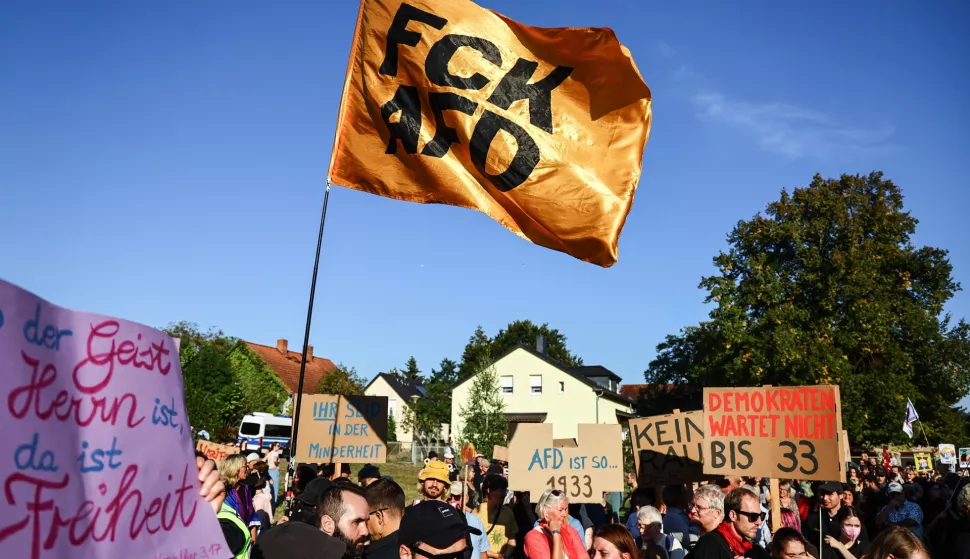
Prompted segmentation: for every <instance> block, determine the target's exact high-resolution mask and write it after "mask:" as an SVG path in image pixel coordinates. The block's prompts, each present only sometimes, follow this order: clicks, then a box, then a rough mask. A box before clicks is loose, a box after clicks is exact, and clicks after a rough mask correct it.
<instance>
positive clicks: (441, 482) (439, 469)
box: [412, 460, 451, 504]
mask: <svg viewBox="0 0 970 559" xmlns="http://www.w3.org/2000/svg"><path fill="white" fill-rule="evenodd" d="M418 481H420V482H421V495H423V496H424V498H425V499H426V500H429V501H444V500H445V499H447V496H446V495H445V489H447V488H449V487H451V480H450V479H449V478H448V466H447V465H446V464H445V463H444V462H440V461H438V460H432V461H431V462H428V465H427V466H425V467H424V469H423V470H421V473H420V474H418ZM417 503H418V501H415V502H414V503H412V504H417Z"/></svg>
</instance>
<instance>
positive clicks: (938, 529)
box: [928, 484, 970, 559]
mask: <svg viewBox="0 0 970 559" xmlns="http://www.w3.org/2000/svg"><path fill="white" fill-rule="evenodd" d="M933 524H934V529H932V530H929V531H928V533H929V534H930V535H931V536H932V537H931V539H930V543H931V544H932V545H933V548H932V549H933V553H934V554H935V556H938V557H943V555H942V552H943V551H946V552H948V553H949V554H950V555H949V556H948V557H950V558H951V559H970V484H966V485H964V486H963V487H962V488H960V489H959V490H958V491H957V494H956V500H955V502H954V506H953V507H952V509H950V510H947V511H945V512H944V513H943V514H942V515H941V516H940V518H939V519H937V520H936V521H934V523H933Z"/></svg>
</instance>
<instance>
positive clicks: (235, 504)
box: [219, 454, 260, 542]
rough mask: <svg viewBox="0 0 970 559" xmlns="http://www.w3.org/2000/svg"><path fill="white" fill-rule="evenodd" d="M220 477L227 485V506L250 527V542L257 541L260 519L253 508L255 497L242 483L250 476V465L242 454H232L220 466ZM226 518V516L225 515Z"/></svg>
mask: <svg viewBox="0 0 970 559" xmlns="http://www.w3.org/2000/svg"><path fill="white" fill-rule="evenodd" d="M219 476H220V477H221V478H222V483H224V484H225V485H226V501H225V504H226V505H227V506H228V507H229V508H231V509H232V510H234V511H236V513H237V514H238V516H239V519H240V520H241V521H242V523H243V524H245V525H246V526H248V527H249V541H250V542H252V540H255V539H256V529H257V528H258V527H259V525H260V522H259V518H258V517H257V516H256V509H255V508H254V507H253V495H252V492H251V490H250V488H249V486H248V485H246V484H244V483H240V482H241V481H242V480H244V479H246V477H248V476H249V465H248V464H247V463H246V457H245V456H243V455H242V454H230V455H229V456H227V457H225V458H224V459H223V460H222V463H220V464H219ZM223 516H225V515H223Z"/></svg>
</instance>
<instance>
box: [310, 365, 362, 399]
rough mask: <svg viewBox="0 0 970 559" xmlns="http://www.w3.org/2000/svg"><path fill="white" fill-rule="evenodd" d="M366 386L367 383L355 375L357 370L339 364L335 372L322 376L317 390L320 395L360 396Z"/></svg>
mask: <svg viewBox="0 0 970 559" xmlns="http://www.w3.org/2000/svg"><path fill="white" fill-rule="evenodd" d="M366 386H367V382H366V381H364V379H363V378H361V376H360V375H358V374H357V369H355V368H353V367H347V366H346V365H344V364H343V363H340V364H338V365H337V368H336V369H335V370H333V371H330V372H329V373H327V374H325V375H323V378H322V379H320V384H319V386H318V387H317V390H318V391H319V392H320V394H343V395H361V394H363V393H364V388H365V387H366Z"/></svg>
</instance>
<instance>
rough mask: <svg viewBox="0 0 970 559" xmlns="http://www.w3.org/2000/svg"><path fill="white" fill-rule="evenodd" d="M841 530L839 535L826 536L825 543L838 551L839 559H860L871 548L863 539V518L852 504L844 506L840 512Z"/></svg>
mask: <svg viewBox="0 0 970 559" xmlns="http://www.w3.org/2000/svg"><path fill="white" fill-rule="evenodd" d="M838 522H839V527H840V528H841V532H840V534H839V536H838V537H836V536H831V535H829V536H825V545H827V546H829V547H831V548H832V549H834V550H835V551H836V552H837V553H838V558H837V559H854V558H855V559H858V558H859V557H862V554H863V553H865V552H866V551H867V550H868V549H869V542H867V541H865V540H864V539H863V534H862V518H861V517H860V516H859V511H858V510H857V509H856V508H854V507H850V506H843V507H841V508H840V509H839V514H838Z"/></svg>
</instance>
